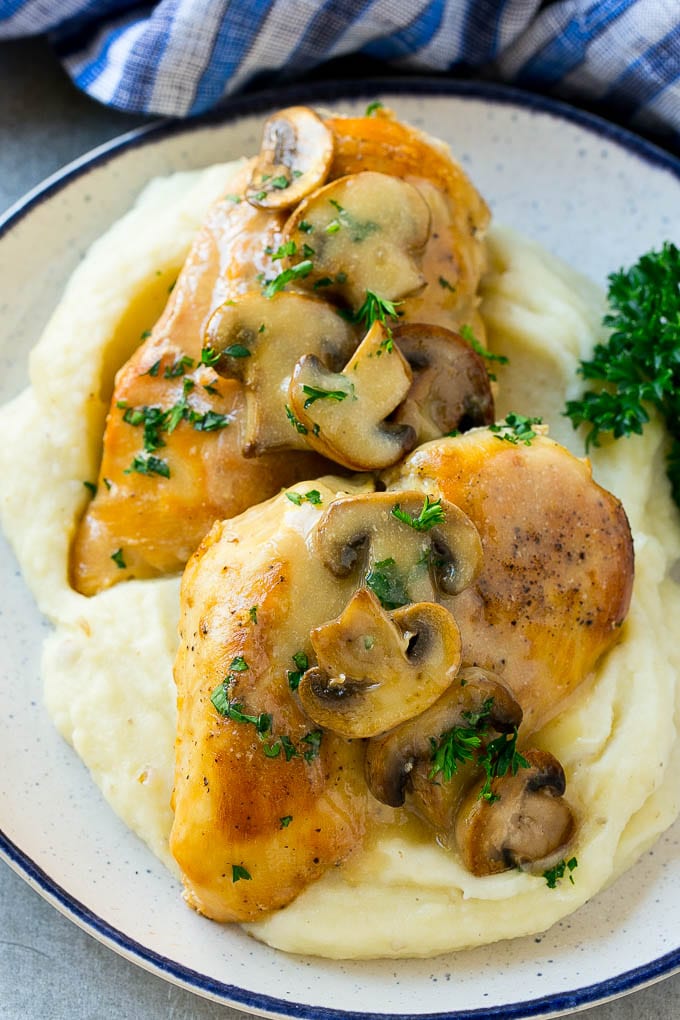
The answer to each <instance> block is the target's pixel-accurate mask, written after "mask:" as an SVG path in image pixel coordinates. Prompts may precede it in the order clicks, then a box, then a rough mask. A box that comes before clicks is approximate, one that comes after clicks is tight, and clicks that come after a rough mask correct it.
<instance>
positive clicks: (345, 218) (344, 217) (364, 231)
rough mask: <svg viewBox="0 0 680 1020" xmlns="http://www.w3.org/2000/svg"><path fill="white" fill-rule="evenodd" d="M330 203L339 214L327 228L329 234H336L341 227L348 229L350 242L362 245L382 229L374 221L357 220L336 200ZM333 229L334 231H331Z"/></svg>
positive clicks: (331, 200) (330, 200) (331, 199)
mask: <svg viewBox="0 0 680 1020" xmlns="http://www.w3.org/2000/svg"><path fill="white" fill-rule="evenodd" d="M328 201H329V202H330V204H331V205H332V206H333V208H334V209H335V210H336V212H337V214H338V215H337V217H336V218H335V219H334V220H331V222H330V223H329V224H328V226H327V227H326V233H327V234H336V233H337V232H338V230H340V228H341V227H346V228H347V229H348V230H349V232H350V241H352V243H353V244H361V242H362V241H364V240H365V239H366V238H367V237H369V236H370V235H371V234H375V233H377V231H379V230H380V227H379V225H378V224H377V223H375V222H374V220H357V219H356V218H355V217H354V216H352V214H351V213H350V212H349V211H348V210H347V209H345V207H344V206H342V205H340V203H339V202H336V200H335V199H334V198H329V199H328ZM330 227H332V229H329V228H330Z"/></svg>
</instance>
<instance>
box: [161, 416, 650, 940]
mask: <svg viewBox="0 0 680 1020" xmlns="http://www.w3.org/2000/svg"><path fill="white" fill-rule="evenodd" d="M493 428H495V431H492V430H486V429H477V430H473V431H471V432H469V433H467V434H466V435H465V436H461V437H458V438H455V439H443V440H439V441H435V442H432V443H430V444H427V445H426V446H424V447H422V448H421V449H419V450H418V451H416V452H415V453H414V454H413V455H411V457H410V458H408V460H407V461H406V462H405V463H404V464H403V465H402V466H401V467H399V468H396V469H394V470H393V471H392V472H391V473H390V474H389V475H386V476H385V477H386V479H387V484H388V488H387V490H386V491H381V492H372V491H363V492H356V491H355V492H353V493H349V494H347V495H343V494H339V495H337V496H336V497H335V498H333V496H334V493H333V490H332V489H329V487H328V485H326V484H324V483H323V482H316V483H309V482H308V483H303V484H299V485H298V486H297V491H295V492H290V493H288V494H282V495H280V496H279V497H277V498H276V499H275V500H273V501H270V502H269V503H267V504H264V505H263V506H261V507H254V508H252V509H251V510H249V511H248V512H247V513H245V514H244V515H242V516H241V517H239V518H237V519H236V520H234V521H232V522H224V523H222V524H219V525H216V526H215V527H214V529H213V531H212V532H211V533H210V535H209V536H208V537H207V538H206V539H205V541H204V543H203V544H202V546H201V547H200V548H199V550H198V551H197V553H196V554H195V556H194V557H193V558H192V559H191V561H190V563H189V565H188V567H187V570H186V572H185V576H184V580H183V585H182V609H181V648H180V651H179V654H178V657H177V662H176V669H175V675H176V682H177V687H178V692H179V721H178V741H177V761H176V785H175V822H174V827H173V833H172V838H171V847H172V851H173V853H174V854H175V857H176V858H177V860H178V862H179V864H180V867H181V868H182V871H183V874H184V881H185V885H186V889H187V898H188V901H189V902H190V903H191V904H192V905H193V906H194V907H196V908H197V909H198V910H200V911H202V912H203V913H206V914H208V915H209V916H211V917H215V918H217V919H222V920H228V919H232V920H247V919H252V918H253V917H255V916H257V914H258V912H263V911H267V910H272V909H276V908H278V907H280V906H282V905H284V904H285V903H286V902H289V901H290V900H291V899H293V898H294V897H295V895H296V894H297V893H299V892H300V891H301V890H302V889H303V888H304V887H305V886H306V885H307V884H309V883H310V882H312V881H314V880H315V879H316V878H318V877H319V876H320V875H321V874H322V873H323V871H324V870H326V869H328V868H329V867H332V866H333V865H335V864H338V863H341V861H342V860H343V859H344V858H345V857H346V856H347V855H348V854H349V853H351V851H352V850H354V849H356V848H357V847H359V846H360V845H361V842H362V837H363V835H364V831H365V829H366V828H367V827H369V826H373V825H375V824H378V823H377V822H376V821H375V818H376V817H377V816H376V815H375V814H374V813H373V809H372V807H371V805H376V804H377V802H378V801H381V802H382V803H384V804H387V805H389V806H391V807H393V808H396V809H398V808H400V807H401V806H402V805H404V804H405V802H406V805H407V808H410V809H413V810H415V812H416V813H417V814H418V815H419V816H420V817H421V818H423V819H424V820H425V821H426V822H427V823H428V824H429V825H430V826H432V827H433V828H434V829H435V830H436V831H437V834H438V837H439V840H440V842H441V843H442V844H449V845H451V846H452V847H455V848H457V850H458V852H459V853H460V854H461V856H462V858H463V861H464V863H465V864H466V865H467V867H468V868H469V869H470V870H471V871H473V872H474V873H476V874H480V875H481V874H490V873H493V872H496V871H499V870H504V869H505V868H507V867H513V866H516V865H519V866H522V867H524V866H531V865H532V864H534V863H535V862H537V861H538V862H542V861H546V860H551V859H552V858H553V856H554V855H555V854H563V852H564V849H565V847H566V846H568V845H569V842H570V840H571V839H572V837H573V833H574V831H575V821H574V818H573V816H572V812H571V809H570V807H569V805H568V803H567V802H566V800H564V798H563V794H564V792H565V776H564V772H563V770H562V768H561V766H560V764H559V762H557V761H556V760H555V759H554V758H553V757H552V755H550V754H549V753H548V752H547V751H542V750H536V749H533V748H531V747H528V746H527V738H528V737H529V736H530V735H531V733H533V732H534V731H535V730H536V728H537V727H538V726H539V725H541V724H542V723H543V722H544V721H545V720H546V719H547V718H549V717H550V716H552V715H554V714H556V713H557V712H559V711H560V709H561V708H563V707H564V705H565V702H566V700H567V699H568V697H569V695H570V694H571V693H572V692H573V691H574V690H575V689H576V687H577V686H578V685H579V684H581V683H582V682H583V681H584V680H585V679H586V677H587V676H588V674H589V673H590V671H591V670H592V669H593V667H594V666H595V664H596V662H597V660H598V659H599V658H600V656H601V655H602V654H604V652H605V651H606V650H607V649H608V648H610V647H611V646H612V644H613V643H614V642H615V641H616V639H617V636H618V633H619V628H620V626H621V624H622V622H623V619H624V617H625V614H626V611H627V608H628V603H629V599H630V593H631V586H632V577H633V554H632V544H631V538H630V531H629V528H628V522H627V520H626V517H625V514H624V512H623V510H622V508H621V505H620V503H619V502H618V500H616V499H615V498H614V497H613V496H611V495H610V494H609V493H607V492H606V491H604V490H603V489H601V488H600V487H599V486H598V485H596V484H595V483H594V482H593V480H592V478H591V474H590V468H589V466H588V464H587V463H586V462H584V461H580V460H578V459H576V458H575V457H573V456H572V455H571V454H570V453H569V452H568V451H567V450H565V449H564V448H562V447H560V446H559V445H558V444H556V443H554V442H552V441H551V440H549V439H548V438H546V437H544V436H541V435H534V433H533V430H525V431H524V433H523V439H522V441H520V440H519V439H518V437H517V435H515V433H514V432H513V430H512V429H511V428H509V427H506V426H494V427H493ZM527 431H530V432H531V435H530V437H529V438H527ZM525 443H526V445H525ZM522 719H524V721H522ZM518 730H519V737H520V742H519V747H520V750H519V751H516V746H515V745H516V741H517V735H518ZM461 731H462V732H463V733H464V734H466V737H467V739H469V738H470V737H472V738H474V742H473V743H472V744H471V745H470V746H472V747H477V748H478V751H477V752H476V754H477V757H476V758H475V760H472V758H473V756H472V755H468V758H470V759H471V760H470V761H465V760H464V759H461V767H460V768H453V769H452V768H451V765H450V762H449V764H447V761H446V757H445V754H444V752H443V748H444V746H445V744H446V741H447V740H449V739H450V738H451V735H452V734H455V733H459V732H461ZM309 749H311V753H308V750H309ZM317 751H318V757H317ZM504 756H505V757H504ZM508 756H510V757H508ZM503 762H505V764H503ZM482 766H483V769H482ZM452 780H453V781H452ZM369 791H370V794H371V796H368V793H369ZM407 798H408V801H407Z"/></svg>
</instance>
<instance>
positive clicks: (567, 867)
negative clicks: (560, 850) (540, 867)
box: [543, 857, 578, 889]
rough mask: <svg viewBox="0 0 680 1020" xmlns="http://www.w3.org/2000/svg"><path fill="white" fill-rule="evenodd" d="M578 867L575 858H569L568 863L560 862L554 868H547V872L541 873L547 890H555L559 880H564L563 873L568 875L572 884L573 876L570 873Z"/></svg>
mask: <svg viewBox="0 0 680 1020" xmlns="http://www.w3.org/2000/svg"><path fill="white" fill-rule="evenodd" d="M577 867H578V861H577V860H576V858H575V857H570V859H569V860H568V861H564V860H562V861H560V862H559V864H556V865H555V867H554V868H548V870H547V871H544V872H543V878H544V879H545V881H546V883H547V886H548V889H556V888H557V883H558V882H559V881H560V879H562V878H564V875H565V872H568V874H569V881H570V882H571V884H572V885H573V884H574V876H573V874H572V872H573V871H574V869H575V868H577Z"/></svg>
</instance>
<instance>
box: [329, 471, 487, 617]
mask: <svg viewBox="0 0 680 1020" xmlns="http://www.w3.org/2000/svg"><path fill="white" fill-rule="evenodd" d="M426 499H427V500H428V502H429V497H426V496H425V495H424V493H422V492H417V491H408V490H407V491H404V492H370V493H362V494H361V495H358V496H349V497H341V498H340V499H336V500H334V501H333V502H332V503H331V504H330V506H329V507H328V509H327V510H326V511H325V513H324V514H323V516H322V517H321V518H320V520H319V522H318V524H317V526H316V529H315V531H314V533H313V542H314V545H315V548H316V551H317V552H318V554H319V556H320V558H321V560H322V562H323V563H324V565H325V566H326V567H327V569H328V570H330V572H331V573H332V574H334V575H335V576H336V577H348V576H349V575H350V574H351V573H353V572H354V571H355V570H356V571H358V570H359V569H361V570H363V571H364V572H365V573H366V576H367V578H368V581H367V583H368V584H369V586H371V585H373V587H374V589H375V588H376V587H377V584H376V581H375V580H374V581H371V576H373V577H374V578H377V577H379V576H380V570H381V569H382V570H383V572H385V571H387V573H388V574H389V575H390V577H391V578H392V579H393V580H394V581H395V582H397V581H398V582H399V584H400V585H401V587H402V590H403V592H404V593H405V595H404V602H406V601H411V602H435V601H437V597H438V595H440V594H441V593H444V594H446V595H454V594H458V593H459V592H461V591H463V589H465V588H467V587H468V586H469V585H470V584H472V582H473V580H474V579H475V577H476V576H477V574H478V573H479V571H480V570H481V567H482V544H481V541H480V538H479V533H478V531H477V529H476V527H475V526H474V524H473V523H472V521H471V520H470V518H469V517H467V516H466V514H464V513H463V511H462V510H460V509H459V508H458V507H457V506H455V505H454V504H453V503H449V502H448V501H447V500H445V499H442V500H441V501H439V509H440V510H441V515H437V516H438V517H439V516H441V519H440V520H439V521H438V522H437V523H434V524H432V523H431V522H430V526H429V527H427V529H426V530H425V529H424V528H423V529H422V530H421V529H418V528H417V527H414V526H412V525H410V524H409V523H406V522H405V521H404V520H403V519H399V518H398V517H395V515H394V512H393V511H395V509H396V510H397V511H398V513H399V514H400V515H401V516H402V517H403V516H406V517H407V518H409V519H411V521H412V522H417V521H418V519H419V517H420V516H421V513H422V512H423V510H424V507H425V504H426ZM386 564H389V565H390V566H389V570H388V569H387V568H386V566H385V565H386ZM402 604H403V603H402Z"/></svg>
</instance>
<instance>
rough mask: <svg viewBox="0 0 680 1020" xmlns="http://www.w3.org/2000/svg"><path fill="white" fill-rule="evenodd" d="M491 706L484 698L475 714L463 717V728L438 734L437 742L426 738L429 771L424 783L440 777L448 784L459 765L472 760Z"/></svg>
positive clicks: (488, 699) (490, 700)
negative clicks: (429, 747) (428, 743)
mask: <svg viewBox="0 0 680 1020" xmlns="http://www.w3.org/2000/svg"><path fill="white" fill-rule="evenodd" d="M492 706H493V698H487V699H486V701H485V702H484V704H483V705H482V707H481V708H480V709H479V711H478V712H465V713H464V716H465V719H466V722H467V723H468V725H467V726H453V727H452V728H451V729H450V730H446V731H445V732H444V733H442V734H441V736H440V737H439V739H438V740H437V739H435V737H430V744H431V747H432V754H431V758H430V760H431V762H432V768H431V769H430V771H429V772H428V779H435V778H436V777H437V776H438V775H440V774H441V776H442V778H443V780H444V782H447V783H448V782H449V780H450V779H451V778H452V776H454V775H455V773H456V772H457V771H458V766H459V765H463V764H465V762H468V761H473V760H474V759H475V756H476V754H477V752H478V750H479V748H480V747H481V746H482V735H483V733H484V731H485V730H486V720H487V719H488V717H489V714H490V713H491V708H492Z"/></svg>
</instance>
